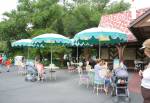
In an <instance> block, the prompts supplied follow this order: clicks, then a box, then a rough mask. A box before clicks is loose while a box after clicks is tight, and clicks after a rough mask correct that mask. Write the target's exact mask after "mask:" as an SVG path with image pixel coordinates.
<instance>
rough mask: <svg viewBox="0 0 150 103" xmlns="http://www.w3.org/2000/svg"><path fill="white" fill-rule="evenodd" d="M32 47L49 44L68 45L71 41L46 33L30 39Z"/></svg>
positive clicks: (58, 35) (61, 36)
mask: <svg viewBox="0 0 150 103" xmlns="http://www.w3.org/2000/svg"><path fill="white" fill-rule="evenodd" d="M32 40H33V44H34V45H37V44H39V45H42V44H51V45H68V44H70V43H71V40H70V39H69V38H67V37H65V36H63V35H60V34H54V33H47V34H42V35H39V36H37V37H34V38H32Z"/></svg>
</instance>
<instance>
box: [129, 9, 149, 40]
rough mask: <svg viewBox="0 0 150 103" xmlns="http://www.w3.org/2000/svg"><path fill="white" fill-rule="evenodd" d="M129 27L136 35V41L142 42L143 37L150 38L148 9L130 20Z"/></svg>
mask: <svg viewBox="0 0 150 103" xmlns="http://www.w3.org/2000/svg"><path fill="white" fill-rule="evenodd" d="M129 29H130V30H131V31H132V33H133V34H134V35H135V36H136V38H137V39H138V41H141V42H143V41H144V40H145V39H148V38H150V9H148V10H147V11H146V12H145V13H144V14H142V15H141V16H139V17H138V18H137V19H135V20H134V21H132V22H131V23H130V25H129Z"/></svg>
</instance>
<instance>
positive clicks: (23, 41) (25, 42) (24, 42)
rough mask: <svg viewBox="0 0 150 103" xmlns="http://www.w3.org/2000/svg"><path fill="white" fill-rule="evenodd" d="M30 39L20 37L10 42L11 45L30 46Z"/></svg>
mask: <svg viewBox="0 0 150 103" xmlns="http://www.w3.org/2000/svg"><path fill="white" fill-rule="evenodd" d="M31 46H32V40H31V39H21V40H18V41H15V42H13V43H12V47H31Z"/></svg>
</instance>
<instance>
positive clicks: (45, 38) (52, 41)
mask: <svg viewBox="0 0 150 103" xmlns="http://www.w3.org/2000/svg"><path fill="white" fill-rule="evenodd" d="M32 43H33V45H34V46H36V47H44V44H47V45H49V46H51V64H52V57H53V56H52V46H64V45H70V44H71V40H70V39H69V38H67V37H65V36H63V35H60V34H55V33H46V34H42V35H39V36H37V37H34V38H32Z"/></svg>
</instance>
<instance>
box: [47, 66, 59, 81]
mask: <svg viewBox="0 0 150 103" xmlns="http://www.w3.org/2000/svg"><path fill="white" fill-rule="evenodd" d="M44 68H45V71H48V72H49V73H50V79H52V78H53V74H54V73H55V80H56V71H55V70H54V69H58V67H50V66H45V67H44Z"/></svg>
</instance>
